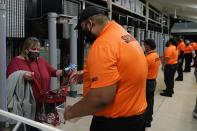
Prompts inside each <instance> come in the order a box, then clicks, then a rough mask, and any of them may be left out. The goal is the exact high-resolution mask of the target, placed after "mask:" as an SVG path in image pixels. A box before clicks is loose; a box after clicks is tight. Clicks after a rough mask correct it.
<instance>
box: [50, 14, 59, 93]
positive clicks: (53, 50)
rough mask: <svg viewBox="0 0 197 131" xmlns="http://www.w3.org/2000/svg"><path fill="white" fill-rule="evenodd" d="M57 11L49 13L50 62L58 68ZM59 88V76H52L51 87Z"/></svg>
mask: <svg viewBox="0 0 197 131" xmlns="http://www.w3.org/2000/svg"><path fill="white" fill-rule="evenodd" d="M56 18H57V14H56V13H48V37H49V63H50V64H51V65H52V66H53V67H54V68H57V46H56V45H57V33H56ZM56 88H57V78H51V89H56Z"/></svg>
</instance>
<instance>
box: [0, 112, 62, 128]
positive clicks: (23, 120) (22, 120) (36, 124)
mask: <svg viewBox="0 0 197 131" xmlns="http://www.w3.org/2000/svg"><path fill="white" fill-rule="evenodd" d="M0 115H2V116H4V117H7V118H10V119H13V120H15V121H17V124H16V126H15V127H14V129H13V130H12V131H17V129H18V128H19V127H20V125H21V124H22V123H24V124H27V125H30V126H33V127H36V128H38V129H40V130H42V131H63V130H60V129H57V128H54V127H51V126H48V125H45V124H42V123H39V122H36V121H33V120H30V119H27V118H24V117H22V116H18V115H15V114H12V113H10V112H7V111H3V110H0Z"/></svg>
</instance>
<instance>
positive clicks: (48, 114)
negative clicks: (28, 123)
mask: <svg viewBox="0 0 197 131" xmlns="http://www.w3.org/2000/svg"><path fill="white" fill-rule="evenodd" d="M66 96H67V87H66V86H64V88H62V91H61V93H58V90H52V91H48V92H46V93H44V94H43V101H42V107H41V112H40V113H38V114H37V116H36V117H37V120H38V121H40V122H46V123H48V124H52V125H54V126H56V125H59V124H60V119H59V115H58V112H57V110H56V107H57V106H58V105H60V104H62V103H64V102H66Z"/></svg>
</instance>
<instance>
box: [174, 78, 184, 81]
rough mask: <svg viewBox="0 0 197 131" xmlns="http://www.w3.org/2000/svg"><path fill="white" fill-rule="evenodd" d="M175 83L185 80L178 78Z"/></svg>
mask: <svg viewBox="0 0 197 131" xmlns="http://www.w3.org/2000/svg"><path fill="white" fill-rule="evenodd" d="M175 81H183V78H182V79H181V78H178V77H177V78H176V79H175Z"/></svg>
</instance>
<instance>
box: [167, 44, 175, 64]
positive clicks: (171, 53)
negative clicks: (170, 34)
mask: <svg viewBox="0 0 197 131" xmlns="http://www.w3.org/2000/svg"><path fill="white" fill-rule="evenodd" d="M165 57H167V58H169V61H168V63H167V64H170V65H171V64H177V60H178V50H177V48H176V46H174V45H169V46H168V47H167V48H166V49H165V51H164V58H165Z"/></svg>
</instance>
